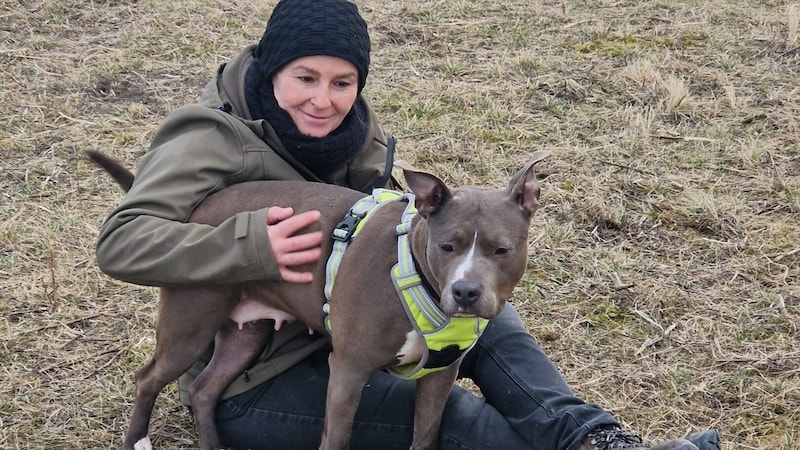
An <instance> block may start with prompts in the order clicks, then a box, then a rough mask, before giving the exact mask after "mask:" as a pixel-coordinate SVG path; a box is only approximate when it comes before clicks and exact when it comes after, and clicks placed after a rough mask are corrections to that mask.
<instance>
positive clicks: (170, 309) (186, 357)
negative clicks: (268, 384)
mask: <svg viewBox="0 0 800 450" xmlns="http://www.w3.org/2000/svg"><path fill="white" fill-rule="evenodd" d="M160 297H161V298H160V300H159V310H158V325H157V329H156V351H155V354H154V355H153V358H152V359H151V360H150V361H149V362H148V363H147V364H145V365H144V366H143V367H142V368H141V369H139V370H138V371H136V398H135V400H134V404H133V413H132V414H131V422H130V426H129V427H128V432H127V433H126V434H125V442H124V444H123V448H124V449H125V450H131V449H133V448H134V445H135V444H136V443H137V442H139V441H141V440H143V439H146V438H147V430H148V427H149V424H150V416H151V414H152V411H153V405H154V404H155V401H156V397H158V394H159V392H161V390H162V389H163V388H164V386H166V385H167V383H169V382H171V381H173V380H175V379H177V378H178V377H179V376H180V375H181V374H183V373H184V372H185V371H186V370H187V369H188V368H189V367H190V366H191V365H192V364H193V363H194V362H195V361H197V360H198V359H199V358H200V357H201V356H202V354H203V352H204V351H206V349H207V348H208V346H209V344H210V343H211V341H212V340H213V339H214V334H215V333H216V332H217V330H218V329H220V328H221V327H222V325H223V324H224V323H225V321H227V320H228V314H229V313H230V311H231V310H232V309H233V307H234V306H235V305H236V303H237V302H238V300H239V297H238V292H237V291H236V290H235V289H231V288H230V287H224V288H197V289H166V288H162V289H161V296H160Z"/></svg>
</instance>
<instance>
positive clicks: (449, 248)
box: [439, 244, 453, 253]
mask: <svg viewBox="0 0 800 450" xmlns="http://www.w3.org/2000/svg"><path fill="white" fill-rule="evenodd" d="M439 248H440V249H442V251H443V252H447V253H450V252H452V251H453V246H452V245H451V244H442V245H440V246H439Z"/></svg>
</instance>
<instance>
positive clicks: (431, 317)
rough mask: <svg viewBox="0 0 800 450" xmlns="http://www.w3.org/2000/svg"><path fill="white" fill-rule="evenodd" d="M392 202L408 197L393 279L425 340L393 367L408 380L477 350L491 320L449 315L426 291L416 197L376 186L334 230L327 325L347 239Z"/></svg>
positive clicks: (327, 281)
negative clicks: (415, 245) (417, 249)
mask: <svg viewBox="0 0 800 450" xmlns="http://www.w3.org/2000/svg"><path fill="white" fill-rule="evenodd" d="M389 201H406V202H407V203H408V204H407V206H406V208H405V210H404V211H403V217H402V219H401V222H400V224H399V225H398V226H397V228H396V231H397V264H395V265H394V267H392V281H393V282H394V286H395V289H396V290H397V294H398V295H399V296H400V298H402V299H403V300H404V301H403V307H404V309H405V310H406V314H407V315H408V319H409V321H410V322H411V323H412V324H413V325H414V329H415V330H416V331H417V333H419V334H420V335H421V336H422V338H423V339H424V340H425V344H426V345H425V350H424V352H423V355H422V359H421V360H420V361H419V362H418V363H416V364H415V363H411V364H405V365H401V366H396V367H393V368H391V369H389V371H390V372H391V373H392V374H394V375H396V376H398V377H400V378H406V379H417V378H421V377H423V376H425V375H427V374H429V373H431V372H436V371H439V370H442V369H444V368H445V367H447V366H449V365H450V364H452V363H453V362H454V361H455V360H457V359H458V358H459V357H461V355H463V354H464V352H466V351H467V350H469V349H470V348H472V347H473V346H474V345H475V342H477V340H478V337H479V336H480V335H481V333H482V332H483V330H484V328H486V324H487V323H488V322H489V321H488V320H486V319H483V318H480V317H447V316H446V315H445V314H444V313H443V312H442V310H441V309H440V308H439V305H438V303H437V302H436V300H434V298H433V297H432V296H431V294H430V293H429V292H428V290H427V289H425V286H424V285H423V281H422V277H421V276H420V275H419V274H418V273H417V270H416V267H415V266H414V259H413V257H412V256H411V246H410V245H409V242H408V233H409V231H410V230H411V221H412V219H413V218H414V216H416V214H417V210H416V208H415V207H414V195H413V194H409V193H400V192H396V191H391V190H387V189H375V190H374V191H373V192H372V195H371V196H367V197H364V198H362V199H361V200H359V201H358V202H356V204H355V205H353V207H352V208H351V209H350V212H349V213H348V214H347V215H346V216H345V218H344V220H342V221H341V222H339V224H338V225H337V226H336V228H335V229H334V230H333V236H332V237H333V240H334V243H333V251H332V252H331V256H330V257H329V258H328V262H327V265H326V269H325V304H324V305H323V307H322V310H323V312H324V313H325V326H326V327H327V328H328V331H332V330H331V325H330V309H331V303H330V301H331V300H330V299H331V292H332V291H333V282H334V279H335V278H336V272H337V271H338V269H339V264H340V263H341V261H342V256H343V255H344V251H345V249H346V248H347V243H348V242H349V241H350V239H353V238H355V237H356V235H357V234H358V232H359V230H360V229H361V227H362V226H363V225H364V223H366V219H367V218H368V217H369V216H370V215H371V214H372V213H374V212H375V211H376V210H378V208H380V207H381V206H383V205H385V204H387V203H388V202H389Z"/></svg>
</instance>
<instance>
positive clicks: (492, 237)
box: [403, 152, 549, 319]
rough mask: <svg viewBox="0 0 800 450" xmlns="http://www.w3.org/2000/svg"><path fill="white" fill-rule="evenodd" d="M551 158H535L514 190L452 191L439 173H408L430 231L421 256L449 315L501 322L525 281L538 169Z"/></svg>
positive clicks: (536, 202)
mask: <svg viewBox="0 0 800 450" xmlns="http://www.w3.org/2000/svg"><path fill="white" fill-rule="evenodd" d="M547 156H549V153H547V152H536V153H534V154H533V156H532V157H531V159H530V160H529V161H528V163H527V164H526V165H525V167H524V168H523V169H522V170H520V171H519V172H517V173H516V174H515V175H514V176H513V177H512V178H511V181H510V182H509V184H508V187H507V188H506V189H489V188H479V187H461V188H449V187H447V186H446V185H445V183H444V182H442V180H440V179H439V178H438V177H436V176H434V175H431V174H429V173H425V172H419V171H416V170H412V169H410V168H404V169H403V171H404V175H405V179H406V182H407V183H408V185H409V187H410V189H411V191H412V192H414V195H415V197H416V207H417V210H418V211H419V214H420V216H422V217H423V218H424V219H425V220H424V222H420V225H422V226H423V229H424V230H426V231H427V236H426V243H425V246H422V245H417V246H416V247H415V250H416V252H415V257H416V258H417V260H418V261H419V262H420V264H422V265H424V266H425V268H426V269H427V270H425V269H423V270H424V271H426V272H427V274H428V277H429V278H432V279H428V281H429V282H430V283H431V284H433V285H434V286H435V287H436V288H437V289H438V290H439V292H440V295H441V308H442V311H443V312H444V313H445V314H447V315H448V316H479V317H483V318H486V319H491V318H493V317H494V316H496V315H497V314H499V313H500V311H501V310H502V308H503V306H504V304H505V301H506V300H507V299H508V297H509V296H510V295H511V292H512V290H513V289H514V287H515V286H516V285H517V283H518V282H519V280H520V279H521V278H522V275H523V274H524V273H525V268H526V266H527V257H528V229H529V228H530V221H531V218H532V217H533V214H534V213H535V212H536V210H537V209H538V208H539V183H538V182H537V180H536V174H535V173H534V170H533V167H534V165H535V164H536V163H537V162H539V161H541V160H542V159H544V158H546V157H547ZM422 253H424V254H422Z"/></svg>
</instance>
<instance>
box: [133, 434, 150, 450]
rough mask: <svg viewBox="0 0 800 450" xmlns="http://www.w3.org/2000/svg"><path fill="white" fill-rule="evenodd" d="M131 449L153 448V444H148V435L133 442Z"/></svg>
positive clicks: (146, 449) (144, 449) (143, 449)
mask: <svg viewBox="0 0 800 450" xmlns="http://www.w3.org/2000/svg"><path fill="white" fill-rule="evenodd" d="M133 450H153V445H152V444H150V436H145V437H143V438H141V439H139V440H138V441H136V443H135V444H133Z"/></svg>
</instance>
